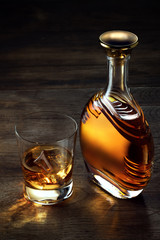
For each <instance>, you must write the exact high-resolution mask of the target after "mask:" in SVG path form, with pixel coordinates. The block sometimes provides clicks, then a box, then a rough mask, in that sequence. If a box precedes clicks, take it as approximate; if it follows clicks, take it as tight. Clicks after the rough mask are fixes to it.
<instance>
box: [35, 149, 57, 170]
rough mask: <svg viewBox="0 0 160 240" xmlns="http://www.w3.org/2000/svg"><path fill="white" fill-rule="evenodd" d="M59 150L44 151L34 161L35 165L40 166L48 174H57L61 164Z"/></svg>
mask: <svg viewBox="0 0 160 240" xmlns="http://www.w3.org/2000/svg"><path fill="white" fill-rule="evenodd" d="M55 150H58V149H53V150H43V151H42V152H41V154H40V155H39V157H38V158H36V159H35V160H34V164H36V165H38V167H40V168H41V169H43V170H44V171H45V172H46V173H56V172H58V171H59V164H58V163H57V161H56V160H57V156H58V153H59V152H57V151H55Z"/></svg>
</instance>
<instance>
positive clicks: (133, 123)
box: [80, 93, 153, 190]
mask: <svg viewBox="0 0 160 240" xmlns="http://www.w3.org/2000/svg"><path fill="white" fill-rule="evenodd" d="M102 98H103V96H102V93H99V94H97V95H96V96H94V97H93V98H92V99H91V100H90V101H89V103H88V104H87V105H86V107H85V109H84V111H83V113H82V119H81V126H80V142H81V149H82V153H83V156H84V159H85V162H86V165H87V168H88V169H89V171H91V172H93V171H94V170H98V172H99V174H100V175H102V176H103V178H105V176H106V178H107V179H108V177H109V179H110V182H111V183H112V184H114V185H117V184H118V185H119V186H121V187H124V188H125V189H129V190H140V189H143V188H144V187H145V186H146V184H147V183H148V181H149V179H150V177H151V166H152V160H153V140H152V136H151V133H150V129H149V126H148V124H147V122H146V120H145V119H144V115H143V112H142V110H141V109H140V107H139V109H138V112H140V115H138V114H137V111H136V109H135V108H134V107H132V106H130V105H129V104H128V103H126V102H125V101H121V100H120V99H119V98H117V97H116V96H114V95H112V96H110V97H108V99H107V103H108V106H109V108H107V106H105V105H104V104H103V101H102V100H101V99H102ZM112 107H113V108H112ZM109 109H111V110H114V111H113V112H111V111H110V110H109ZM113 113H115V114H113Z"/></svg>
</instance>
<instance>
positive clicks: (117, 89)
mask: <svg viewBox="0 0 160 240" xmlns="http://www.w3.org/2000/svg"><path fill="white" fill-rule="evenodd" d="M129 59H130V55H125V56H119V57H110V56H107V66H108V75H107V77H108V79H107V80H108V88H107V90H106V93H105V95H110V93H111V92H114V93H119V94H123V95H124V96H126V95H127V97H128V96H129V95H130V94H129V90H128V88H127V79H128V63H129Z"/></svg>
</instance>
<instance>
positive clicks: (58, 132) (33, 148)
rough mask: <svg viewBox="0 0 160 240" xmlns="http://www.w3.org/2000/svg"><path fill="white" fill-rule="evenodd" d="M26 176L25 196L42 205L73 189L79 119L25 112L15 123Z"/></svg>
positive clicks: (49, 113)
mask: <svg viewBox="0 0 160 240" xmlns="http://www.w3.org/2000/svg"><path fill="white" fill-rule="evenodd" d="M15 134H16V139H17V144H18V151H19V155H20V160H21V166H22V171H23V177H24V196H25V198H26V199H28V200H30V201H33V202H35V203H39V204H42V205H52V204H56V203H58V202H60V201H63V200H65V199H67V198H69V197H70V196H71V194H72V192H73V180H72V171H73V162H74V152H75V143H76V134H77V123H76V121H75V120H74V119H73V118H72V117H70V116H67V115H65V114H60V113H55V112H53V111H40V112H34V113H30V114H25V116H23V117H22V118H21V119H19V120H18V121H17V123H16V125H15Z"/></svg>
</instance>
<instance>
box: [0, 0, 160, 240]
mask: <svg viewBox="0 0 160 240" xmlns="http://www.w3.org/2000/svg"><path fill="white" fill-rule="evenodd" d="M159 27H160V18H159V9H158V6H157V3H156V2H154V1H151V2H146V1H144V0H142V1H134V2H128V1H123V3H122V1H117V0H115V1H112V2H111V1H103V0H102V1H94V0H93V1H85V2H83V1H80V2H78V1H64V0H32V1H30V0H28V1H17V0H15V1H9V0H7V1H4V0H1V1H0V239H1V240H20V239H23V240H28V239H33V240H34V239H35V240H37V239H40V240H41V239H47V240H51V239H55V240H60V239H61V240H74V239H78V240H84V239H85V240H97V239H99V240H135V239H136V240H142V239H143V240H148V239H150V240H159V239H160V188H159V183H160V131H159V129H160V94H159V93H160V68H159V56H160V47H159V42H160V32H159ZM111 29H124V30H129V31H132V32H134V33H136V34H137V35H138V36H139V45H138V46H137V47H136V49H135V50H134V51H133V53H132V56H131V62H130V75H129V86H130V87H131V92H132V93H133V95H134V97H135V99H136V100H137V101H138V102H139V104H140V105H141V107H142V109H143V110H144V113H145V116H146V118H147V120H148V122H149V124H150V126H151V130H152V134H153V137H154V143H155V163H154V166H153V174H152V178H151V181H150V183H149V184H148V186H147V187H146V189H145V190H144V191H143V193H142V194H141V195H140V196H139V197H137V198H135V199H131V200H119V199H116V198H114V197H112V196H110V195H109V194H107V193H105V192H103V191H102V190H101V189H100V188H98V187H96V186H94V185H93V184H91V183H90V182H89V181H88V179H87V172H86V169H85V166H84V162H83V157H82V154H81V150H80V144H79V136H78V137H77V144H76V155H75V165H74V172H73V177H74V193H73V196H72V197H71V198H70V199H68V200H66V201H64V202H63V203H61V204H59V205H56V206H38V205H36V204H33V203H30V202H27V201H26V200H25V199H24V198H23V194H22V193H23V179H22V171H21V167H20V162H19V158H18V152H17V145H16V139H15V136H14V123H15V121H16V119H17V118H19V116H21V115H22V114H23V113H27V112H31V111H42V110H54V111H60V112H65V113H66V114H69V115H71V116H72V117H74V118H75V119H76V121H77V122H78V123H79V120H80V115H81V112H82V109H83V107H84V105H85V104H86V102H87V101H88V99H89V98H90V97H91V96H92V95H93V94H94V93H96V92H97V91H98V90H99V89H101V88H103V87H105V86H106V85H107V82H106V60H105V54H104V52H103V49H102V48H101V47H100V46H99V42H98V37H99V35H100V34H101V33H102V32H104V31H106V30H111Z"/></svg>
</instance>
